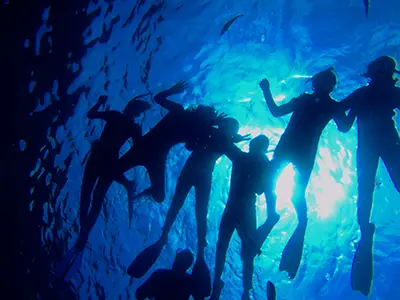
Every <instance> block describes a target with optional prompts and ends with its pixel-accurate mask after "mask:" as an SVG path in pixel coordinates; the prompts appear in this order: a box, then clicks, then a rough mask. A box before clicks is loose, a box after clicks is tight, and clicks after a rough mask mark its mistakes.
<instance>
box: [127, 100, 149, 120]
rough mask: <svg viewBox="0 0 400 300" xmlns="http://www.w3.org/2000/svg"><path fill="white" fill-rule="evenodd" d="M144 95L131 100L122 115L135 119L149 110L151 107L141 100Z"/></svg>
mask: <svg viewBox="0 0 400 300" xmlns="http://www.w3.org/2000/svg"><path fill="white" fill-rule="evenodd" d="M143 96H145V95H139V96H136V97H135V98H133V99H132V100H131V101H129V102H128V104H127V105H126V106H125V109H124V115H126V116H127V117H128V118H136V117H139V116H140V115H141V114H142V113H144V112H145V111H146V110H148V109H150V107H151V105H150V104H149V103H147V102H146V101H144V100H142V99H141V98H142V97H143Z"/></svg>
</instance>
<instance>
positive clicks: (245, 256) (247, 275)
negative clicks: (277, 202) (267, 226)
mask: <svg viewBox="0 0 400 300" xmlns="http://www.w3.org/2000/svg"><path fill="white" fill-rule="evenodd" d="M239 224H240V226H241V227H242V228H245V229H246V233H247V234H248V235H249V236H250V237H251V236H255V234H256V231H257V220H256V209H255V205H246V207H244V208H243V211H242V218H241V222H239ZM242 232H243V231H242ZM239 235H240V233H239ZM241 239H242V261H243V297H242V299H243V300H247V299H250V291H251V290H252V289H253V273H254V257H255V254H256V253H255V251H254V245H253V244H252V243H248V241H249V240H248V239H246V237H241Z"/></svg>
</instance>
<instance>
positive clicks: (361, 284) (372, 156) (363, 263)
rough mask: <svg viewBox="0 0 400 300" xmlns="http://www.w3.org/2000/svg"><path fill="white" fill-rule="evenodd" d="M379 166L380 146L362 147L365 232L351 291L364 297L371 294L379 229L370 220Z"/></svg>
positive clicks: (361, 211) (359, 151) (360, 181)
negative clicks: (374, 253) (374, 244)
mask: <svg viewBox="0 0 400 300" xmlns="http://www.w3.org/2000/svg"><path fill="white" fill-rule="evenodd" d="M378 164H379V151H378V149H377V145H363V144H361V145H360V144H359V146H358V149H357V177H358V199H357V218H358V224H359V225H360V229H361V240H360V242H359V244H358V245H357V249H356V253H355V256H354V259H353V264H352V269H351V287H352V288H353V290H356V291H360V292H361V293H362V294H364V295H368V294H369V292H370V290H371V284H372V277H373V257H372V248H373V235H374V232H375V225H374V224H371V223H370V216H371V210H372V203H373V194H374V189H375V177H376V171H377V168H378Z"/></svg>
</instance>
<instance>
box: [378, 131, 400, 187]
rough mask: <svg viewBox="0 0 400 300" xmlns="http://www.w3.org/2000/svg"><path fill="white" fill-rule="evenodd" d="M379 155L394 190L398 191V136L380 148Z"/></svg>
mask: <svg viewBox="0 0 400 300" xmlns="http://www.w3.org/2000/svg"><path fill="white" fill-rule="evenodd" d="M381 157H382V160H383V163H384V164H385V166H386V169H387V170H388V172H389V175H390V178H391V179H392V182H393V184H394V186H395V188H396V190H397V191H398V192H399V193H400V139H399V138H398V137H397V138H396V139H395V140H394V141H393V142H392V143H390V144H388V145H387V146H385V147H384V149H382V154H381Z"/></svg>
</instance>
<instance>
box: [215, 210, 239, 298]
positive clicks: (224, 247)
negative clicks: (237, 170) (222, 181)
mask: <svg viewBox="0 0 400 300" xmlns="http://www.w3.org/2000/svg"><path fill="white" fill-rule="evenodd" d="M235 222H236V218H235V215H234V212H233V211H231V209H226V208H225V211H224V213H223V215H222V219H221V224H220V226H219V233H218V241H217V253H216V259H215V273H214V283H213V289H212V294H211V297H210V300H218V299H219V298H220V296H221V291H222V288H223V286H224V283H223V281H222V280H221V277H222V273H223V272H224V266H225V261H226V254H227V252H228V247H229V242H230V241H231V238H232V235H233V232H234V231H235V226H236V224H235Z"/></svg>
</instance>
